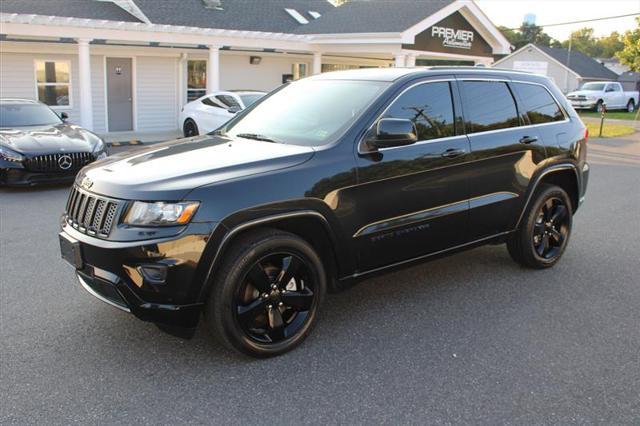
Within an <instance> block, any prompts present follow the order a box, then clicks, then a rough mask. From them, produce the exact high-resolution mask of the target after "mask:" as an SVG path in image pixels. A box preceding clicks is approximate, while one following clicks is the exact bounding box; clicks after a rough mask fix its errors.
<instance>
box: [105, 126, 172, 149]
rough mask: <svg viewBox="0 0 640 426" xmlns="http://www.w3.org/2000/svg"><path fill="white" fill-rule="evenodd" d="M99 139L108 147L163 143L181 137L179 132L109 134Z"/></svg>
mask: <svg viewBox="0 0 640 426" xmlns="http://www.w3.org/2000/svg"><path fill="white" fill-rule="evenodd" d="M100 137H101V138H102V139H103V140H104V141H105V142H106V143H107V145H109V146H125V145H142V144H148V143H156V142H164V141H169V140H172V139H178V138H181V137H183V135H182V132H181V131H180V130H177V129H176V130H170V131H166V132H111V133H104V134H101V135H100Z"/></svg>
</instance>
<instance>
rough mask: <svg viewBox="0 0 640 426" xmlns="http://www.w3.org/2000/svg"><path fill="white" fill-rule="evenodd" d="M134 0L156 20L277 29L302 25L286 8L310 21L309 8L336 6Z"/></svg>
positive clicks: (322, 0) (256, 0)
mask: <svg viewBox="0 0 640 426" xmlns="http://www.w3.org/2000/svg"><path fill="white" fill-rule="evenodd" d="M135 2H136V4H137V5H138V7H139V8H140V10H142V12H143V13H144V14H145V15H146V16H147V17H148V18H149V20H151V22H153V23H154V24H164V25H184V26H189V27H201V28H217V29H227V30H241V31H264V32H277V33H293V32H294V31H295V29H296V28H298V27H300V26H303V25H302V24H299V23H298V22H297V21H296V20H295V19H294V18H293V17H291V15H289V14H288V13H287V12H286V11H285V8H290V9H295V10H297V11H298V12H299V13H300V14H302V15H303V16H304V17H305V18H306V19H307V20H308V21H313V20H314V19H313V17H311V16H310V15H309V11H314V12H318V13H320V14H321V15H324V14H325V13H326V12H329V11H332V10H333V9H335V7H334V6H333V5H332V4H331V3H329V2H328V1H327V0H222V10H217V9H208V8H205V7H204V3H203V2H202V0H160V1H159V0H135ZM320 19H323V18H322V17H321V18H320Z"/></svg>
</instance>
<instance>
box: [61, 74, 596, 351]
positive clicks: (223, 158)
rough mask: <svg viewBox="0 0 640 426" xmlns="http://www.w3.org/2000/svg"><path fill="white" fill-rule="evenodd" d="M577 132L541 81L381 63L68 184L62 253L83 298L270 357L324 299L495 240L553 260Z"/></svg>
mask: <svg viewBox="0 0 640 426" xmlns="http://www.w3.org/2000/svg"><path fill="white" fill-rule="evenodd" d="M586 142H587V132H586V130H585V126H584V125H583V123H582V122H581V121H580V119H579V118H578V116H577V115H576V113H575V111H574V110H573V109H572V108H571V106H570V105H569V104H568V103H567V101H566V100H565V98H564V96H562V94H561V93H560V92H559V91H558V89H557V88H556V87H555V86H554V85H553V84H552V83H551V82H550V81H549V80H548V79H546V78H544V77H540V76H535V75H530V74H525V73H515V72H506V71H500V70H494V69H473V68H431V69H421V70H415V69H413V70H412V69H376V70H358V71H346V72H336V73H329V74H323V75H319V76H315V77H311V78H307V79H304V80H301V81H298V82H295V83H292V84H290V85H287V86H284V87H282V88H280V89H279V90H277V91H275V92H274V93H272V94H270V95H269V96H267V97H265V98H263V99H262V100H261V101H259V102H257V103H256V104H254V105H253V106H252V107H251V108H249V109H247V110H245V111H244V112H243V113H241V114H239V116H238V117H236V118H234V119H233V120H232V121H230V122H229V123H227V124H226V125H225V126H224V127H222V128H220V129H218V130H217V131H215V132H213V133H212V134H209V135H205V136H198V137H194V138H189V139H183V140H179V141H174V142H169V143H163V144H159V145H153V146H150V147H147V148H144V149H142V150H139V151H135V152H130V153H127V154H121V155H115V156H113V157H110V158H108V159H106V160H104V161H101V162H99V163H97V164H95V165H91V166H88V167H86V168H84V169H83V170H82V172H81V173H80V174H79V176H78V178H77V180H76V185H75V186H74V188H73V190H72V191H71V195H70V196H69V201H68V204H67V208H66V212H65V214H64V215H63V216H62V232H61V233H60V243H61V248H62V254H63V257H64V258H65V259H67V260H68V261H70V262H71V263H72V264H73V265H74V266H75V267H76V268H77V271H76V272H77V275H78V278H79V279H80V283H81V284H82V286H84V288H85V289H86V290H87V291H89V292H90V293H91V294H93V295H94V296H96V297H98V298H99V299H101V300H103V301H105V302H107V303H109V304H111V305H113V306H115V307H117V308H120V309H122V310H125V311H128V312H131V313H133V314H134V315H135V316H137V317H138V318H141V319H144V320H148V321H153V322H155V323H157V324H158V325H160V326H161V328H163V329H165V330H167V331H171V332H177V331H178V330H189V329H191V330H193V329H194V328H195V327H196V325H197V323H198V320H199V318H200V316H201V315H202V314H204V319H205V321H206V322H207V323H208V325H209V326H210V328H211V329H212V331H213V333H214V334H215V336H217V337H218V338H219V339H220V341H221V342H222V343H223V344H225V345H226V346H228V347H230V348H235V349H237V350H239V351H241V352H244V353H246V354H249V355H253V356H257V357H266V356H272V355H277V354H281V353H283V352H285V351H288V350H290V349H292V348H293V347H295V346H296V345H298V344H299V343H300V342H301V341H302V340H303V339H304V338H305V337H306V336H307V335H308V334H309V332H310V330H311V327H312V326H313V324H314V322H315V320H316V318H317V315H318V309H319V308H320V305H321V303H322V299H323V296H324V294H325V292H326V291H327V290H329V289H337V288H339V287H340V286H341V285H343V284H345V283H348V282H352V281H354V280H356V279H360V278H363V277H367V276H370V275H371V274H373V273H378V272H383V271H387V270H389V269H391V268H394V267H397V266H402V265H409V264H411V263H413V262H415V261H423V260H428V259H433V258H435V257H437V256H440V255H443V254H449V253H453V252H455V251H459V250H461V249H469V248H472V247H475V246H478V245H482V244H489V243H501V242H506V244H507V248H508V250H509V253H510V254H511V256H512V257H513V259H514V260H515V261H517V262H518V263H520V264H522V265H524V266H527V267H531V268H546V267H550V266H553V265H554V264H555V263H556V262H558V260H559V259H560V257H561V256H562V253H563V252H564V250H565V248H566V246H567V242H568V240H569V235H570V233H571V220H572V215H573V214H574V213H575V212H576V210H577V209H578V206H579V205H580V203H581V201H582V200H583V197H584V194H585V189H586V186H587V179H588V173H589V167H588V165H587V163H586V161H585V158H586Z"/></svg>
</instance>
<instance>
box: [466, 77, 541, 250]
mask: <svg viewBox="0 0 640 426" xmlns="http://www.w3.org/2000/svg"><path fill="white" fill-rule="evenodd" d="M459 87H460V92H461V97H462V109H463V113H464V120H465V128H466V131H467V134H468V137H469V142H470V144H471V151H472V154H473V163H472V165H471V168H472V170H471V173H470V177H469V188H470V199H469V218H470V221H469V239H470V240H479V239H483V238H487V237H491V236H494V235H497V234H500V233H503V232H506V231H510V230H512V229H513V227H514V226H515V223H516V221H517V217H518V215H519V213H520V209H521V206H522V205H523V198H524V194H525V192H526V190H527V187H528V185H529V181H530V179H531V177H532V176H533V174H534V172H535V170H536V168H537V165H538V164H539V163H540V162H541V161H543V160H544V159H545V156H546V153H545V148H544V144H543V143H542V141H541V139H540V135H539V133H538V131H537V129H536V128H535V126H529V125H527V124H528V123H527V121H526V118H525V117H522V116H521V115H520V113H519V111H518V109H517V106H516V101H515V97H514V95H513V93H512V92H511V89H510V88H509V85H508V81H507V80H500V79H495V80H493V79H484V80H480V79H473V78H469V79H464V78H463V79H461V80H460V81H459Z"/></svg>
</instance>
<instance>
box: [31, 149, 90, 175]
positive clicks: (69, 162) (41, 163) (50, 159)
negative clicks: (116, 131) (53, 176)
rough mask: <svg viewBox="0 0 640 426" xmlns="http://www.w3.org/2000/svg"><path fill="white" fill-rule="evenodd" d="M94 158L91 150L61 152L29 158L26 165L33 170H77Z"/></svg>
mask: <svg viewBox="0 0 640 426" xmlns="http://www.w3.org/2000/svg"><path fill="white" fill-rule="evenodd" d="M94 160H95V158H93V155H92V154H91V153H90V152H61V153H58V154H47V155H38V156H36V157H31V158H28V159H26V160H25V162H24V166H25V167H26V168H27V170H29V171H32V172H77V171H78V170H80V169H81V168H83V167H84V166H86V165H87V164H89V163H91V162H93V161H94Z"/></svg>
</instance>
